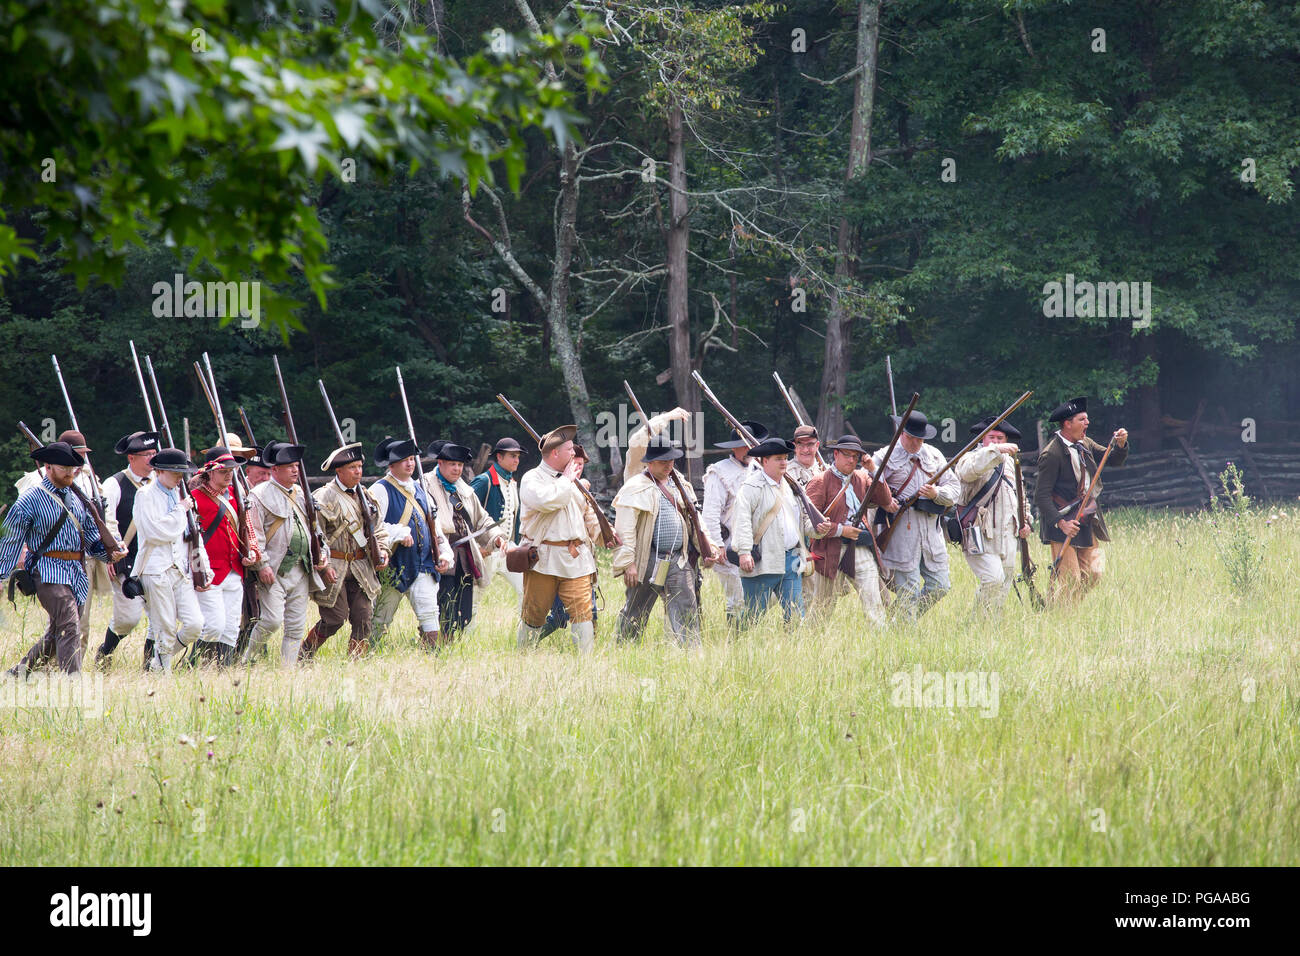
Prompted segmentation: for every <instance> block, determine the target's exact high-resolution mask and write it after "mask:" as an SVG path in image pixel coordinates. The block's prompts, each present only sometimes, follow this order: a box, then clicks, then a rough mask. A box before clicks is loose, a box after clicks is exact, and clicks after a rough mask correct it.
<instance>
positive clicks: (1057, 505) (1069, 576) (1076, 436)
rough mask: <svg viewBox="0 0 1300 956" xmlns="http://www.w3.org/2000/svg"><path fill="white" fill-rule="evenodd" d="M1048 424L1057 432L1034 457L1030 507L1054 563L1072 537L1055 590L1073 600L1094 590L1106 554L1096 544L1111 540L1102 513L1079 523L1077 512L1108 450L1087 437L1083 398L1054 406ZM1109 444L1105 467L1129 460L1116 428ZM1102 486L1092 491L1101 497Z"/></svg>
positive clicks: (1123, 434)
mask: <svg viewBox="0 0 1300 956" xmlns="http://www.w3.org/2000/svg"><path fill="white" fill-rule="evenodd" d="M1048 421H1051V422H1059V423H1060V430H1059V431H1057V432H1056V434H1054V435H1053V436H1052V439H1051V441H1049V442H1048V443H1047V447H1046V448H1044V449H1043V450H1042V452H1041V453H1040V454H1039V456H1038V478H1037V482H1036V484H1035V486H1034V504H1035V505H1036V506H1037V508H1038V514H1039V517H1040V519H1041V520H1042V525H1041V527H1040V529H1039V534H1040V536H1041V538H1042V541H1043V543H1044V544H1046V545H1048V546H1049V547H1051V549H1052V560H1053V561H1055V560H1056V558H1057V557H1058V556H1059V555H1060V554H1061V551H1062V549H1063V548H1064V547H1065V539H1066V538H1067V537H1069V536H1070V535H1074V540H1073V541H1071V543H1070V548H1069V550H1068V552H1067V553H1066V554H1065V556H1064V557H1063V558H1062V559H1061V564H1060V568H1059V570H1058V574H1059V575H1060V581H1061V583H1062V584H1063V585H1064V587H1063V588H1061V589H1059V590H1057V591H1055V592H1053V593H1056V594H1064V595H1066V596H1068V597H1071V598H1074V597H1079V596H1082V594H1083V593H1084V592H1086V591H1087V590H1088V589H1090V588H1092V587H1093V586H1094V585H1095V584H1096V583H1097V582H1098V581H1099V580H1100V579H1101V575H1102V573H1103V572H1104V571H1105V555H1104V553H1103V551H1102V549H1101V546H1100V545H1099V544H1098V542H1100V541H1109V540H1110V533H1109V532H1108V531H1107V530H1106V521H1105V519H1104V518H1102V516H1101V510H1100V508H1098V509H1097V511H1096V512H1095V513H1093V514H1091V515H1089V514H1085V515H1084V516H1083V517H1082V519H1081V520H1080V517H1079V515H1078V513H1077V512H1078V509H1079V506H1080V504H1081V503H1082V498H1083V493H1084V489H1085V487H1086V486H1087V485H1088V483H1089V482H1091V481H1092V476H1093V475H1094V474H1096V472H1097V465H1098V464H1099V463H1100V462H1101V459H1102V456H1104V455H1105V453H1106V446H1105V445H1102V444H1099V443H1098V442H1095V441H1093V440H1092V439H1091V438H1089V437H1088V436H1087V434H1086V433H1087V431H1088V400H1087V398H1083V397H1080V398H1072V399H1070V401H1068V402H1065V403H1064V404H1062V405H1059V406H1057V407H1056V409H1055V410H1054V411H1053V412H1052V414H1051V417H1050V418H1049V419H1048ZM1111 440H1112V442H1113V443H1114V448H1113V449H1112V450H1111V453H1110V458H1109V459H1108V460H1107V463H1106V467H1107V468H1110V467H1111V466H1117V465H1122V464H1124V462H1125V461H1126V460H1127V459H1128V451H1129V449H1128V430H1127V429H1124V428H1117V429H1116V430H1115V434H1114V437H1113V438H1112V439H1111ZM1102 488H1103V485H1102V484H1098V485H1097V489H1096V493H1097V494H1099V493H1100V492H1101V490H1102ZM1094 500H1095V495H1094ZM1089 510H1090V511H1091V510H1092V509H1091V508H1089Z"/></svg>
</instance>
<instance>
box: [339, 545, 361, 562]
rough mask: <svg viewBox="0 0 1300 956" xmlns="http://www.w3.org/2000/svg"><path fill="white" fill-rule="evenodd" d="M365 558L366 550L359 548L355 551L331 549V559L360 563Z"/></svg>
mask: <svg viewBox="0 0 1300 956" xmlns="http://www.w3.org/2000/svg"><path fill="white" fill-rule="evenodd" d="M365 556H366V550H365V548H357V550H355V551H335V550H334V549H333V548H330V557H331V558H335V559H337V560H339V561H360V560H361V559H362V558H364V557H365Z"/></svg>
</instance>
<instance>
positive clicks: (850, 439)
mask: <svg viewBox="0 0 1300 956" xmlns="http://www.w3.org/2000/svg"><path fill="white" fill-rule="evenodd" d="M894 427H895V428H897V427H898V426H894ZM826 448H827V449H828V450H830V451H856V452H858V453H859V454H861V455H865V454H866V453H867V450H866V449H865V448H863V447H862V442H861V441H860V440H859V439H858V437H857V436H856V435H841V436H840V437H839V438H838V439H837V440H835V441H833V442H831V443H830V444H828V445H827V446H826Z"/></svg>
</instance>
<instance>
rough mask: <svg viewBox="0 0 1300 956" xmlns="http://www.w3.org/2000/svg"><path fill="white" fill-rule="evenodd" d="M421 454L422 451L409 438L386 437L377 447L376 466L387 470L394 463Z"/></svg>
mask: <svg viewBox="0 0 1300 956" xmlns="http://www.w3.org/2000/svg"><path fill="white" fill-rule="evenodd" d="M419 453H420V449H419V448H418V447H416V444H415V442H413V441H411V439H409V438H392V437H391V436H390V437H385V438H384V439H383V440H382V441H381V442H380V443H379V444H378V445H376V446H375V464H376V465H378V466H379V467H380V468H387V467H388V466H389V465H391V464H393V463H394V462H399V461H402V460H403V459H406V458H413V457H415V456H416V455H418V454H419Z"/></svg>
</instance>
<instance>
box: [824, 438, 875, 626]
mask: <svg viewBox="0 0 1300 956" xmlns="http://www.w3.org/2000/svg"><path fill="white" fill-rule="evenodd" d="M826 447H827V449H828V450H829V451H830V452H831V454H832V456H833V457H832V460H831V467H829V468H827V469H825V470H824V471H823V472H822V473H821V474H819V475H818V476H817V477H816V478H814V479H813V480H812V481H810V482H809V483H808V489H807V491H808V498H809V500H810V501H812V503H813V504H814V505H816V506H817V510H818V511H820V512H822V513H823V514H824V515H825V516H826V523H825V524H823V525H822V526H821V529H820V530H821V531H822V532H823V533H824V534H825V537H823V538H819V539H818V540H816V541H814V542H813V543H812V546H811V551H812V563H813V567H814V573H813V576H812V578H811V580H810V591H811V594H810V595H809V601H808V610H809V611H810V612H811V613H812V614H816V615H819V616H822V615H828V614H830V612H831V611H832V610H834V608H835V602H836V601H837V600H838V599H839V596H840V595H841V594H844V593H845V592H846V591H848V589H849V585H850V584H851V585H852V586H853V588H854V589H855V590H856V591H857V592H858V600H859V601H861V602H862V613H863V614H864V615H865V616H866V618H867V620H869V621H871V623H873V624H877V625H881V624H884V623H885V608H884V604H883V603H882V601H881V593H880V574H879V571H878V569H877V567H876V555H875V551H874V550H873V548H872V542H871V532H870V531H868V530H866V528H867V527H869V526H870V524H869V521H870V516H869V515H868V514H867V512H866V511H865V510H863V511H862V514H863V518H864V519H865V520H864V521H863V522H862V526H861V527H860V526H856V525H853V524H851V523H850V518H851V517H852V516H853V515H856V514H858V512H859V511H860V510H862V503H863V502H864V501H866V502H868V504H874V505H876V506H878V507H879V506H884V505H886V504H888V503H889V502H890V500H891V497H892V496H891V495H890V493H889V488H888V486H887V485H886V484H885V483H884V482H883V481H882V482H880V483H879V484H876V485H873V484H872V482H871V475H870V474H869V473H868V472H867V471H866V470H865V469H864V468H862V467H861V464H862V459H863V457H864V456H865V455H866V453H867V450H866V449H865V448H863V447H862V442H860V441H859V440H858V439H857V438H855V437H854V436H853V435H844V436H843V437H841V438H840V440H839V441H837V442H834V443H832V444H830V445H827V446H826ZM845 485H847V486H848V487H845Z"/></svg>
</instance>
